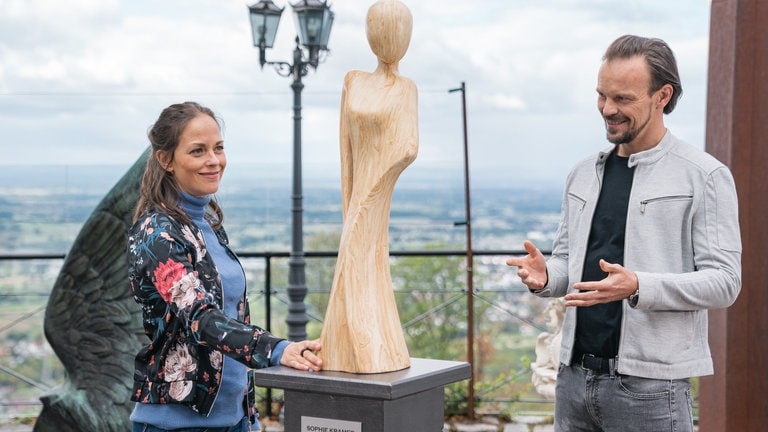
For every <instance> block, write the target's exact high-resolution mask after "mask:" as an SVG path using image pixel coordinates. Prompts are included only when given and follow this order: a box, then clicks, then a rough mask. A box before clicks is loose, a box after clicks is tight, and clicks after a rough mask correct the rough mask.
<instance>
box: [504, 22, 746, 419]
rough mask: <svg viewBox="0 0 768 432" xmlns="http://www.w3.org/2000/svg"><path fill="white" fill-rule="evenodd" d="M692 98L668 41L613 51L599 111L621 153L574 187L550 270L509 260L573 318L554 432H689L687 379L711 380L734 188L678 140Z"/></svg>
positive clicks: (734, 233)
mask: <svg viewBox="0 0 768 432" xmlns="http://www.w3.org/2000/svg"><path fill="white" fill-rule="evenodd" d="M681 93H682V86H681V84H680V78H679V74H678V70H677V64H676V61H675V57H674V54H673V53H672V51H671V49H670V48H669V46H668V45H667V44H666V43H665V42H664V41H662V40H659V39H654V38H643V37H638V36H631V35H628V36H622V37H620V38H618V39H616V40H615V41H614V42H613V43H612V44H611V46H610V47H608V49H607V51H606V53H605V55H604V56H603V63H602V65H601V67H600V72H599V74H598V80H597V95H598V98H597V107H598V110H599V111H600V114H601V116H602V117H603V120H604V122H605V128H606V137H607V139H608V141H610V142H611V143H612V144H613V145H612V146H611V147H610V148H608V149H606V150H605V151H603V152H601V153H599V154H597V155H596V156H593V157H590V158H588V159H586V160H584V161H582V162H581V163H579V164H577V165H576V167H575V168H574V169H573V171H572V172H571V173H570V175H569V176H568V179H567V182H566V186H565V193H564V196H563V205H562V216H561V220H560V225H559V227H558V232H557V236H556V239H555V242H554V245H553V249H552V257H551V258H550V259H549V260H545V259H544V257H543V255H542V254H541V252H540V251H539V250H538V249H537V248H536V247H535V246H534V245H533V243H531V242H530V241H526V242H525V243H524V247H525V250H526V252H527V253H528V255H526V256H524V257H516V258H510V259H509V260H508V261H507V264H508V265H510V266H516V267H518V271H517V274H518V275H519V276H520V278H521V279H522V281H523V283H525V284H526V285H527V286H528V288H529V289H530V290H531V292H533V293H534V294H536V295H538V296H541V297H563V296H564V297H565V305H566V306H567V310H566V317H565V321H564V324H563V341H562V347H561V350H560V363H561V365H560V368H559V371H558V377H557V387H556V396H555V430H556V431H568V432H573V431H622V432H628V431H659V430H675V431H692V430H693V419H692V408H691V395H690V382H689V378H690V377H694V376H701V375H710V374H712V373H713V366H712V357H711V354H710V351H709V344H708V341H707V310H708V309H715V308H724V307H728V306H730V305H731V304H732V303H733V302H734V301H735V300H736V297H737V295H738V293H739V290H740V289H741V237H740V233H739V221H738V203H737V198H736V189H735V185H734V182H733V177H732V175H731V173H730V171H729V170H728V168H727V167H726V166H725V165H723V164H722V163H720V162H719V161H717V160H716V159H715V158H713V157H712V156H710V155H708V154H707V153H704V152H702V151H700V150H698V149H696V148H694V147H692V146H690V145H688V144H686V143H684V142H683V141H681V140H679V139H678V138H676V137H675V136H673V135H672V134H671V133H670V132H669V131H668V130H667V128H666V127H665V125H664V114H669V113H670V112H672V110H673V109H674V107H675V104H676V103H677V100H678V98H679V97H680V95H681Z"/></svg>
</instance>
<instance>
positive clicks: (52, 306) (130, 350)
mask: <svg viewBox="0 0 768 432" xmlns="http://www.w3.org/2000/svg"><path fill="white" fill-rule="evenodd" d="M148 154H149V153H148V151H147V152H144V154H143V155H142V156H141V157H140V158H139V159H138V160H137V161H136V162H135V163H134V165H133V166H132V167H131V168H130V169H129V170H128V172H127V173H126V174H125V175H124V176H123V177H122V178H121V179H120V180H119V181H118V182H117V184H115V186H114V187H113V188H112V190H110V191H109V192H108V193H107V195H106V196H105V197H104V199H102V201H101V202H100V203H99V204H98V205H97V206H96V208H95V209H94V211H93V213H92V214H91V215H90V217H89V218H88V220H87V221H86V222H85V224H84V225H83V227H82V229H81V230H80V233H79V234H78V236H77V238H76V239H75V242H74V243H73V245H72V248H71V249H70V251H69V253H68V254H67V256H66V258H65V259H64V263H63V265H62V267H61V271H60V272H59V275H58V277H57V279H56V282H55V283H54V286H53V289H52V291H51V296H50V297H49V299H48V306H47V307H46V309H45V321H44V329H45V336H46V338H47V339H48V342H49V343H50V345H51V347H52V348H53V350H54V352H56V355H57V356H58V358H59V360H61V363H62V364H63V365H64V368H65V369H66V371H67V382H66V383H65V384H64V386H63V387H62V388H60V389H57V391H58V392H57V393H55V394H50V395H46V396H43V397H42V398H41V400H42V402H43V409H42V411H41V413H40V415H39V416H38V418H37V421H36V423H35V427H34V431H35V432H48V431H51V432H53V431H56V432H81V431H99V432H124V431H127V430H130V429H131V423H130V421H129V420H128V415H129V414H130V413H131V409H132V408H133V402H131V401H130V397H131V388H132V385H133V359H134V356H135V355H136V352H137V351H138V350H139V346H140V340H141V338H144V337H145V336H144V330H143V328H142V325H141V309H139V308H138V307H136V303H135V302H134V301H133V297H132V296H131V290H130V288H129V287H128V277H127V275H128V268H127V261H126V259H125V253H126V246H127V241H128V237H127V234H126V232H127V230H128V228H129V227H130V225H131V217H132V216H133V209H134V208H135V206H136V201H137V200H138V196H139V185H140V183H141V177H142V175H143V173H144V166H145V165H146V160H147V155H148Z"/></svg>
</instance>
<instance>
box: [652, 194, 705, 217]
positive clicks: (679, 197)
mask: <svg viewBox="0 0 768 432" xmlns="http://www.w3.org/2000/svg"><path fill="white" fill-rule="evenodd" d="M691 198H693V195H670V196H665V197H658V198H651V199H647V200H642V201H640V213H645V206H646V205H648V204H652V203H656V202H659V201H676V200H683V199H691Z"/></svg>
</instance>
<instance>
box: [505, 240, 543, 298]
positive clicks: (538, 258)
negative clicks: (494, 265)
mask: <svg viewBox="0 0 768 432" xmlns="http://www.w3.org/2000/svg"><path fill="white" fill-rule="evenodd" d="M523 247H524V248H525V251H526V252H528V255H526V256H523V257H519V258H509V259H508V260H507V265H508V266H515V267H517V275H518V276H520V280H522V281H523V283H524V284H526V285H527V286H528V289H530V290H532V291H536V290H540V289H542V288H544V286H545V285H546V284H547V261H546V260H545V259H544V255H543V254H542V253H541V251H540V250H539V249H538V248H536V246H534V244H533V243H531V241H530V240H526V241H525V242H523Z"/></svg>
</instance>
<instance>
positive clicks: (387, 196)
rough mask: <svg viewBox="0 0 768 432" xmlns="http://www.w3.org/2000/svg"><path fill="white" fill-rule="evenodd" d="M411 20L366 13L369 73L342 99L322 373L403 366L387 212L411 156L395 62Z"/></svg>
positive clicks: (405, 92) (403, 90) (409, 107)
mask: <svg viewBox="0 0 768 432" xmlns="http://www.w3.org/2000/svg"><path fill="white" fill-rule="evenodd" d="M412 24H413V20H412V17H411V13H410V11H409V10H408V8H407V7H406V6H405V5H404V4H403V3H401V2H399V1H397V0H379V1H377V2H376V3H374V4H373V5H372V6H371V7H370V9H369V10H368V15H367V17H366V34H367V36H368V43H369V45H370V47H371V50H372V51H373V53H374V54H376V57H377V58H378V66H377V68H376V70H375V71H373V72H372V73H369V72H362V71H350V72H349V73H347V75H346V77H345V78H344V88H343V89H342V94H341V128H340V143H341V194H342V211H343V214H342V220H343V229H342V234H341V242H340V244H339V256H338V260H337V262H336V272H335V274H334V278H333V286H332V289H331V296H330V299H329V301H328V309H327V310H326V314H325V321H324V324H323V331H322V334H321V341H322V343H323V350H322V351H321V352H320V356H321V358H322V359H323V368H324V369H326V370H336V371H344V372H352V373H381V372H391V371H396V370H401V369H405V368H407V367H409V366H410V356H409V354H408V347H407V346H406V344H405V338H404V337H403V331H402V328H401V324H400V317H399V315H398V312H397V304H396V303H395V296H394V291H393V288H392V278H391V276H390V271H389V211H390V204H391V199H392V191H393V189H394V186H395V182H396V181H397V178H398V177H399V176H400V173H402V172H403V170H404V169H405V168H406V167H407V166H408V165H410V164H411V162H413V161H414V159H416V153H417V151H418V140H419V138H418V112H417V109H418V94H417V90H416V85H415V84H414V83H413V81H411V80H410V79H408V78H406V77H403V76H400V75H399V73H398V63H399V61H400V59H402V58H403V56H404V55H405V52H406V51H407V50H408V44H409V42H410V39H411V29H412Z"/></svg>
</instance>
